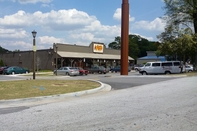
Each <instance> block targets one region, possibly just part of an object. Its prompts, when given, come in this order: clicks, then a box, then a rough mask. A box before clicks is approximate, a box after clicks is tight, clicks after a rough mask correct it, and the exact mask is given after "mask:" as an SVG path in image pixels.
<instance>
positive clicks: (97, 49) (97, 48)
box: [93, 44, 103, 53]
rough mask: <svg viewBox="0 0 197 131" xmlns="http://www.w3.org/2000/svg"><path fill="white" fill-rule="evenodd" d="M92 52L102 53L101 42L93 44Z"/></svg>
mask: <svg viewBox="0 0 197 131" xmlns="http://www.w3.org/2000/svg"><path fill="white" fill-rule="evenodd" d="M93 52H95V53H103V45H102V44H94V45H93Z"/></svg>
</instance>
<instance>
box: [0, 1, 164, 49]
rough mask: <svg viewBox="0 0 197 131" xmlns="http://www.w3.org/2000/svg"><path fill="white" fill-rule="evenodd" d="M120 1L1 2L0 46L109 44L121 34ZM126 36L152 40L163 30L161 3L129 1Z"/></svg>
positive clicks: (42, 47)
mask: <svg viewBox="0 0 197 131" xmlns="http://www.w3.org/2000/svg"><path fill="white" fill-rule="evenodd" d="M121 4H122V0H0V46H1V47H3V48H5V49H8V50H11V51H13V50H16V49H17V50H18V49H19V50H21V51H23V50H32V48H33V44H32V43H33V37H32V34H31V32H32V31H33V30H35V31H37V36H36V46H37V49H49V48H50V47H52V45H53V43H65V44H77V45H87V46H88V45H89V44H90V43H91V42H93V41H94V42H101V43H104V44H109V43H110V42H112V41H114V38H115V37H116V36H120V33H121ZM129 5H130V9H129V12H130V22H129V25H130V27H129V34H138V35H140V36H142V37H144V38H147V39H148V40H151V41H157V38H156V35H158V34H160V33H161V32H163V31H164V26H165V23H164V22H163V21H162V20H161V19H160V18H161V17H162V16H163V15H164V10H163V6H164V3H163V2H162V0H129Z"/></svg>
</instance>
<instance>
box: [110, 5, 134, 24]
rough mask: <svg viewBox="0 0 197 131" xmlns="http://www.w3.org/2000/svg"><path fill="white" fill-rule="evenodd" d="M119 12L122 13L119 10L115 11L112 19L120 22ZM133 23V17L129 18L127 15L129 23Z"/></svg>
mask: <svg viewBox="0 0 197 131" xmlns="http://www.w3.org/2000/svg"><path fill="white" fill-rule="evenodd" d="M121 12H122V10H121V8H118V9H116V11H115V13H114V15H113V18H114V19H115V20H119V21H121V15H122V14H121ZM133 21H135V17H131V16H130V15H129V22H133Z"/></svg>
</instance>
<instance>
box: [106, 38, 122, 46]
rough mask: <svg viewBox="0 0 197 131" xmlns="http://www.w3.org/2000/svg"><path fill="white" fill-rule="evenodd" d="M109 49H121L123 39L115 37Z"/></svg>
mask: <svg viewBox="0 0 197 131" xmlns="http://www.w3.org/2000/svg"><path fill="white" fill-rule="evenodd" d="M108 47H109V48H111V49H120V47H121V37H120V36H117V37H115V40H114V41H113V42H111V43H109V45H108Z"/></svg>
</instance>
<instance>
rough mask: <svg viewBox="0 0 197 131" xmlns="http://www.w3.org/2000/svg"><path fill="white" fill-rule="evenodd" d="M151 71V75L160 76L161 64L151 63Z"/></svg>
mask: <svg viewBox="0 0 197 131" xmlns="http://www.w3.org/2000/svg"><path fill="white" fill-rule="evenodd" d="M152 70H153V73H155V74H161V73H162V72H163V69H162V68H161V63H159V62H155V63H152Z"/></svg>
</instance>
